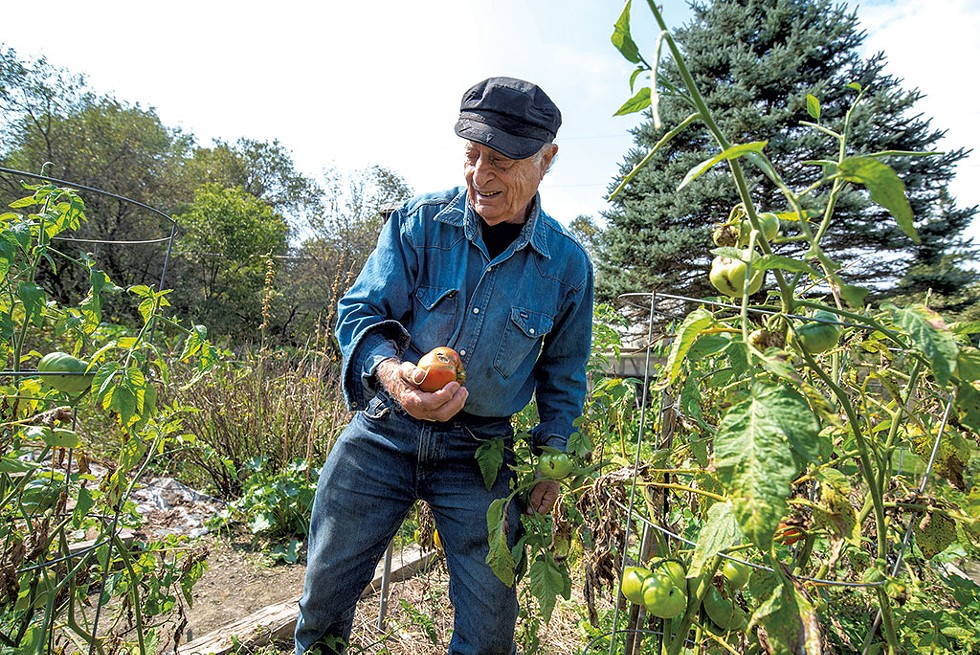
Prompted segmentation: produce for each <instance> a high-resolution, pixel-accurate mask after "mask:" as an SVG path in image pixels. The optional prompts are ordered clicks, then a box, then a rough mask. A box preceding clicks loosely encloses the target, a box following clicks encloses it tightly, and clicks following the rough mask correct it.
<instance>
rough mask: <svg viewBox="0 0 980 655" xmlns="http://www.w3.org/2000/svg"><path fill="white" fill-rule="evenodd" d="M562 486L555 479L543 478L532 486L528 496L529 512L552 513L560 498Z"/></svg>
mask: <svg viewBox="0 0 980 655" xmlns="http://www.w3.org/2000/svg"><path fill="white" fill-rule="evenodd" d="M559 490H560V487H559V485H558V482H557V481H555V480H548V479H545V478H542V479H541V480H539V481H538V482H537V483H536V484H535V485H534V487H532V488H531V495H530V496H529V497H528V503H527V512H526V513H527V514H550V513H551V509H552V508H553V507H554V506H555V501H557V500H558V492H559Z"/></svg>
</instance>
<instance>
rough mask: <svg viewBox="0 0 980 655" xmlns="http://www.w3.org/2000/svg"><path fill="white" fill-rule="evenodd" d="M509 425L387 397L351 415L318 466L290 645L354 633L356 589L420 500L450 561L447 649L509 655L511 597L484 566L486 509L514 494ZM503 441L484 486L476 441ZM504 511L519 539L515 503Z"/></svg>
mask: <svg viewBox="0 0 980 655" xmlns="http://www.w3.org/2000/svg"><path fill="white" fill-rule="evenodd" d="M513 435H514V432H513V428H512V427H511V425H510V421H509V420H506V419H501V420H495V421H493V422H490V423H486V424H478V423H469V422H447V423H431V422H424V421H418V420H416V419H414V418H412V417H411V416H408V415H407V414H405V413H404V412H403V411H402V410H401V408H400V407H398V408H391V407H389V406H386V404H385V403H383V402H374V403H372V406H371V407H370V408H369V409H368V410H366V411H364V412H359V413H357V414H356V415H355V416H354V419H353V420H352V421H351V423H350V424H349V425H348V426H347V428H346V429H345V430H344V432H343V433H342V434H341V436H340V438H339V439H338V440H337V442H336V444H334V447H333V448H332V449H331V451H330V454H329V455H328V457H327V461H326V462H325V464H324V466H323V469H322V470H321V472H320V480H319V483H318V485H317V490H316V498H315V500H314V502H313V510H312V516H311V522H310V534H309V541H308V554H307V569H306V582H305V585H304V592H303V597H302V599H301V600H300V603H299V618H298V620H297V622H296V653H297V655H301V654H302V653H304V652H305V651H307V650H310V649H311V648H319V649H320V651H321V653H324V654H326V653H343V652H344V651H343V649H337V650H334V649H331V648H330V647H329V646H328V645H327V642H325V641H322V640H323V639H324V638H326V637H339V638H340V639H342V640H344V642H346V641H347V640H349V638H350V632H351V624H352V622H353V618H354V610H355V606H356V604H357V600H358V598H359V597H360V595H361V592H362V591H363V590H364V588H365V587H366V586H367V584H368V583H369V582H370V581H371V577H372V575H373V573H374V569H375V567H376V566H377V563H378V562H379V561H380V559H381V556H382V555H383V554H384V551H385V549H386V548H387V545H388V543H389V542H390V541H391V539H392V537H394V535H395V533H396V532H397V531H398V528H399V527H400V526H401V523H402V521H403V520H404V518H405V516H406V514H407V513H408V511H409V510H410V509H411V507H412V505H413V504H414V503H415V501H416V500H417V499H422V500H425V501H426V502H428V503H429V505H430V506H431V508H432V512H433V515H434V517H435V521H436V527H437V529H438V530H439V536H440V538H441V540H442V544H443V548H444V549H445V553H446V563H447V566H448V568H449V599H450V601H451V602H452V604H453V607H454V610H455V616H454V626H453V627H454V629H453V636H452V640H451V641H450V643H449V653H450V655H512V654H513V653H515V652H516V647H515V645H514V626H515V623H516V621H517V610H518V606H517V597H516V592H515V590H514V589H513V588H511V587H507V586H506V585H504V584H503V583H502V582H501V581H500V580H499V579H498V578H497V576H496V575H495V574H494V573H493V571H491V570H490V567H489V566H487V564H486V556H487V552H488V550H489V546H488V544H487V520H486V513H487V508H488V507H489V506H490V503H491V502H492V501H493V500H495V499H497V498H502V497H505V496H507V495H508V494H509V493H510V481H511V479H512V478H513V471H511V469H510V468H509V467H508V466H507V465H508V464H512V463H513ZM494 437H503V438H505V439H506V446H507V447H506V452H507V455H506V456H505V463H504V466H502V467H501V469H500V471H499V472H498V475H497V480H496V483H495V484H494V486H493V489H491V490H490V491H487V488H486V484H485V483H484V481H483V476H482V474H481V473H480V468H479V465H478V463H477V460H476V458H475V453H476V449H477V448H479V446H480V445H481V443H483V442H484V441H486V440H488V439H492V438H494ZM522 509H523V508H521V507H518V506H517V504H516V503H515V504H514V505H513V506H512V507H511V508H510V510H509V511H508V520H509V529H508V540H509V541H510V544H511V546H513V544H514V543H516V541H517V539H518V534H519V531H520V511H521V510H522Z"/></svg>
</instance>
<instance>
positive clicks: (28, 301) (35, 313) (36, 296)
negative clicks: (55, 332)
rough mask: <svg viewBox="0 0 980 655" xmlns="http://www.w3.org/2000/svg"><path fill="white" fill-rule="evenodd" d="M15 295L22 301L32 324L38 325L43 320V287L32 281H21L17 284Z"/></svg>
mask: <svg viewBox="0 0 980 655" xmlns="http://www.w3.org/2000/svg"><path fill="white" fill-rule="evenodd" d="M17 297H18V298H19V299H20V301H21V302H22V303H24V313H25V314H27V319H28V320H29V321H30V322H31V323H33V324H34V325H37V326H40V325H41V324H42V323H43V322H44V315H43V310H44V305H45V294H44V289H42V288H41V287H39V286H38V285H36V284H34V283H33V282H21V283H20V284H19V285H17Z"/></svg>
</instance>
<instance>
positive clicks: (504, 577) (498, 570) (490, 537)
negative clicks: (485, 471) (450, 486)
mask: <svg viewBox="0 0 980 655" xmlns="http://www.w3.org/2000/svg"><path fill="white" fill-rule="evenodd" d="M506 506H507V499H506V498H498V499H497V500H495V501H493V502H492V503H490V507H489V508H488V509H487V541H488V542H489V544H490V552H488V553H487V565H488V566H489V567H490V570H491V571H493V572H494V574H495V575H496V576H497V577H498V578H500V581H501V582H503V583H504V584H505V585H507V586H508V587H513V586H514V578H515V573H514V570H515V569H516V568H517V562H516V561H515V560H514V556H513V555H512V554H511V552H510V548H509V547H508V546H507V521H506V516H505V515H504V508H505V507H506Z"/></svg>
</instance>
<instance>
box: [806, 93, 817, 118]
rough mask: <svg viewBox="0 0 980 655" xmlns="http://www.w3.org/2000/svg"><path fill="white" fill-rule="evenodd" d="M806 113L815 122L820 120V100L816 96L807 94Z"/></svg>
mask: <svg viewBox="0 0 980 655" xmlns="http://www.w3.org/2000/svg"><path fill="white" fill-rule="evenodd" d="M806 113H808V114H810V118H812V119H813V120H815V121H819V120H820V100H818V99H817V97H816V96H815V95H811V94H809V93H808V94H806Z"/></svg>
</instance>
